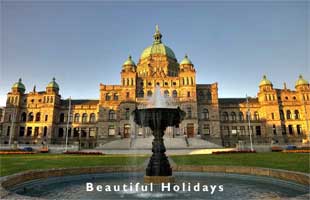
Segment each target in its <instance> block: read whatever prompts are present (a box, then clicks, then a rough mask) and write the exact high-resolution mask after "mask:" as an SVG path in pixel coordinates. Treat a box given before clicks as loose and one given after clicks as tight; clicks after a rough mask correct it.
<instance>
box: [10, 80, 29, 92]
mask: <svg viewBox="0 0 310 200" xmlns="http://www.w3.org/2000/svg"><path fill="white" fill-rule="evenodd" d="M12 88H17V89H19V90H21V91H22V92H25V91H26V88H25V85H24V84H23V83H22V79H21V78H19V79H18V82H16V83H14V84H13V86H12Z"/></svg>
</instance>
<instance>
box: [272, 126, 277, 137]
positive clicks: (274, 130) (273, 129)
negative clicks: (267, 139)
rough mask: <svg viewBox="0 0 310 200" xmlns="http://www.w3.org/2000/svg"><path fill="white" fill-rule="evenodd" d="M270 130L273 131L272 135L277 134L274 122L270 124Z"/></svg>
mask: <svg viewBox="0 0 310 200" xmlns="http://www.w3.org/2000/svg"><path fill="white" fill-rule="evenodd" d="M272 132H273V135H277V129H276V125H275V124H273V125H272Z"/></svg>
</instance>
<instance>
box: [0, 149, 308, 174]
mask: <svg viewBox="0 0 310 200" xmlns="http://www.w3.org/2000/svg"><path fill="white" fill-rule="evenodd" d="M147 157H149V156H146V155H138V156H134V155H102V156H101V155H100V156H99V155H64V154H33V155H1V156H0V176H5V175H9V174H14V173H17V172H20V171H25V170H31V169H48V168H63V167H87V166H111V165H121V166H124V165H127V166H128V165H138V166H141V165H142V164H143V162H144V161H145V160H146V158H147ZM170 157H171V158H172V159H173V160H174V161H175V163H176V164H177V165H225V166H229V165H231V166H255V167H266V168H275V169H286V170H291V171H300V172H307V173H310V169H309V154H297V153H255V154H222V155H182V156H179V155H175V156H170Z"/></svg>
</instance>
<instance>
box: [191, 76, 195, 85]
mask: <svg viewBox="0 0 310 200" xmlns="http://www.w3.org/2000/svg"><path fill="white" fill-rule="evenodd" d="M191 85H194V79H193V77H191Z"/></svg>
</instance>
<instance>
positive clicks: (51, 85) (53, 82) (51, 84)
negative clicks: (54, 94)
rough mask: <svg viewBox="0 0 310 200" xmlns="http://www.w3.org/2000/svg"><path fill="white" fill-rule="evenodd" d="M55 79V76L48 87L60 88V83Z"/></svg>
mask: <svg viewBox="0 0 310 200" xmlns="http://www.w3.org/2000/svg"><path fill="white" fill-rule="evenodd" d="M55 80H56V79H55V78H53V80H52V81H51V82H50V83H49V84H48V85H47V86H46V87H48V88H55V89H57V90H59V85H58V84H57V83H56V81H55Z"/></svg>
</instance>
